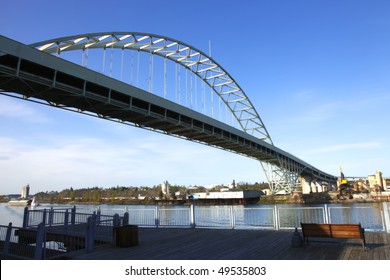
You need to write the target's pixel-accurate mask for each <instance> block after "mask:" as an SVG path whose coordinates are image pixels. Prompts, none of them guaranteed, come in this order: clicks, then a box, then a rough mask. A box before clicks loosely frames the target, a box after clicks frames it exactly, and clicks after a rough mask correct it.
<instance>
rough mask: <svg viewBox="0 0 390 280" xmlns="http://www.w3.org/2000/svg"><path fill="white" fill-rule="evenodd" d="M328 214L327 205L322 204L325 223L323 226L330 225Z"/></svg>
mask: <svg viewBox="0 0 390 280" xmlns="http://www.w3.org/2000/svg"><path fill="white" fill-rule="evenodd" d="M329 218H330V217H329V212H328V205H327V204H324V221H325V224H329V223H330V219H329Z"/></svg>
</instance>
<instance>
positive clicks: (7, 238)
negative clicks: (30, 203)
mask: <svg viewBox="0 0 390 280" xmlns="http://www.w3.org/2000/svg"><path fill="white" fill-rule="evenodd" d="M26 208H27V207H26ZM11 233H12V223H9V224H8V228H7V234H6V236H5V240H4V247H3V253H2V258H3V259H7V255H8V249H9V243H10V242H11Z"/></svg>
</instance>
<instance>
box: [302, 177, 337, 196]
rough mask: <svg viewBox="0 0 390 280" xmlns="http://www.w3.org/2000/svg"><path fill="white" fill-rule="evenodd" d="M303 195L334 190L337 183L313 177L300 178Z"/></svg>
mask: <svg viewBox="0 0 390 280" xmlns="http://www.w3.org/2000/svg"><path fill="white" fill-rule="evenodd" d="M300 182H301V184H302V193H304V194H305V193H320V192H328V191H331V190H334V188H335V186H336V182H329V181H323V180H320V179H317V178H315V177H313V176H300Z"/></svg>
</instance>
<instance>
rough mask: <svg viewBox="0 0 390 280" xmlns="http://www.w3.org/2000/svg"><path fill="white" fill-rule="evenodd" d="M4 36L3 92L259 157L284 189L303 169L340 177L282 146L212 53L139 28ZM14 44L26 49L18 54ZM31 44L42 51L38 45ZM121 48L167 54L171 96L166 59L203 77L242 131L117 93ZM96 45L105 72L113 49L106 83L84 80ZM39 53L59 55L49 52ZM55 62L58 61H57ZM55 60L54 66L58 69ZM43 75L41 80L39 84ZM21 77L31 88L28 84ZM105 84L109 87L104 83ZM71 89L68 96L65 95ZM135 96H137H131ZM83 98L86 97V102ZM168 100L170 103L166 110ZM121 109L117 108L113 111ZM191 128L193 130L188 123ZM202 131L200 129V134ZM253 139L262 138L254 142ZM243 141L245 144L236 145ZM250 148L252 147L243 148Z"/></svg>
mask: <svg viewBox="0 0 390 280" xmlns="http://www.w3.org/2000/svg"><path fill="white" fill-rule="evenodd" d="M1 40H2V41H1V48H0V66H1V69H0V75H1V76H0V88H1V89H2V92H1V93H2V94H5V95H10V96H13V97H22V98H24V99H27V100H30V101H35V102H40V103H42V102H43V103H46V104H49V105H52V106H56V107H59V108H63V109H69V110H73V111H78V112H82V113H86V114H93V115H97V116H99V117H101V118H105V119H109V120H114V121H119V122H124V123H127V124H132V125H135V126H139V127H142V128H147V129H152V130H156V131H159V132H163V133H166V134H170V135H174V136H177V137H181V138H185V139H189V140H193V141H197V142H200V143H203V144H207V145H211V146H214V147H217V148H222V149H225V150H229V151H233V152H236V153H239V154H242V155H245V156H249V157H252V158H256V159H258V160H259V161H260V163H261V165H262V168H263V170H264V172H265V174H266V176H267V179H268V182H269V184H270V189H271V190H272V191H278V190H282V189H284V190H287V191H289V192H291V191H292V190H293V189H294V187H295V185H296V183H297V179H298V176H299V175H303V174H304V175H306V176H311V177H312V178H316V179H320V180H325V181H335V180H336V178H335V177H334V176H332V175H329V174H326V173H324V172H322V171H320V170H318V169H316V168H314V167H313V166H311V165H309V164H307V163H306V162H304V161H302V160H300V159H298V158H296V157H295V156H293V155H290V154H289V153H287V152H285V151H282V150H280V149H279V148H277V147H276V146H275V145H274V143H273V141H272V139H271V136H270V135H269V133H268V131H267V129H266V127H265V125H264V123H263V121H262V119H261V118H260V116H259V114H258V113H257V111H256V109H255V107H254V106H253V104H252V102H251V101H250V100H249V98H248V96H247V95H246V94H245V92H244V90H243V89H242V88H241V87H240V86H239V84H238V83H237V82H236V81H235V80H234V79H233V78H232V76H231V75H230V74H229V73H228V72H227V71H226V70H225V69H224V68H223V67H222V66H221V65H220V64H218V63H217V62H216V61H215V60H214V59H213V58H211V56H210V55H207V54H205V53H204V52H202V51H200V50H199V49H196V48H194V47H192V46H190V45H188V44H186V43H183V42H181V41H178V40H175V39H172V38H168V37H163V36H159V35H154V34H147V33H137V32H108V33H91V34H83V35H75V36H69V37H62V38H56V39H52V40H48V41H44V42H39V43H36V44H32V45H30V46H25V45H23V44H21V43H17V42H14V41H10V40H9V39H8V38H5V37H1ZM13 45H15V46H14V48H17V49H18V50H19V51H16V52H15V49H13V47H12V46H13ZM31 47H33V48H34V49H33V50H32V49H31ZM20 48H22V49H25V52H24V53H23V52H21V51H20ZM114 49H115V50H120V51H122V63H123V52H124V51H135V52H137V53H140V52H143V53H149V54H150V55H151V62H153V60H152V58H153V56H154V55H156V56H159V57H161V58H163V60H164V86H163V87H164V95H165V91H166V80H165V79H166V71H167V70H166V61H167V60H169V61H171V62H173V63H174V64H176V65H180V66H181V67H183V68H184V69H186V70H188V71H189V72H191V73H192V74H193V75H195V76H196V77H198V78H199V79H200V80H201V81H203V83H205V84H206V85H207V86H208V87H209V88H210V89H211V91H213V92H214V93H215V94H216V95H217V96H218V98H219V100H220V101H221V102H223V103H224V104H225V106H226V108H228V110H229V112H230V113H231V114H232V116H234V119H235V120H236V121H237V123H238V128H239V130H240V131H241V132H236V131H235V129H234V128H232V127H225V126H222V127H221V124H219V123H218V124H214V123H215V120H212V119H213V118H211V120H210V118H208V117H206V118H208V119H206V120H204V118H205V116H204V115H199V114H196V115H195V116H194V112H188V110H185V109H184V108H183V107H182V106H181V105H179V106H178V104H175V106H174V107H175V108H174V109H172V110H171V107H172V106H173V104H170V103H167V104H164V100H151V99H153V98H157V96H154V95H153V96H151V95H148V94H144V93H140V94H141V95H144V96H142V98H141V97H140V96H139V95H137V94H135V95H134V94H131V93H129V90H128V89H126V90H116V88H115V87H114V86H112V84H116V83H117V81H116V80H115V79H113V78H111V76H112V51H113V50H114ZM89 50H102V51H103V70H102V71H101V72H104V68H105V66H104V64H105V63H106V51H107V50H108V51H111V60H110V69H111V70H110V73H109V79H107V82H106V83H104V84H102V83H100V84H99V83H96V82H95V81H96V78H95V79H93V80H94V81H91V79H88V78H81V79H80V76H82V75H81V73H84V72H85V75H87V74H88V75H91V73H90V72H91V70H88V69H86V67H85V66H86V62H85V61H86V60H87V58H88V51H89ZM77 51H79V52H80V51H81V52H82V63H81V67H80V66H78V67H76V66H74V65H68V64H66V63H65V61H63V59H61V58H59V56H60V55H61V54H63V53H68V52H70V53H73V52H77ZM39 53H41V54H44V53H46V54H51V55H50V56H44V57H42V56H40V55H39ZM49 57H50V58H49ZM49 60H52V61H53V62H52V63H51V62H49ZM60 60H61V63H60ZM29 63H33V65H36V66H37V67H36V68H35V70H34V69H33V68H34V66H32V65H29ZM138 63H139V59H138ZM57 64H58V67H57ZM62 64H66V65H62ZM52 65H54V67H51V66H52ZM66 68H67V69H66ZM65 69H66V70H65ZM69 69H72V70H69ZM121 69H123V65H121ZM151 71H152V70H151ZM87 72H88V73H87ZM75 73H77V74H75ZM95 73H96V71H95ZM151 73H153V72H151ZM23 74H25V76H28V74H30V76H34V77H23ZM97 74H98V73H96V74H95V75H97ZM88 75H87V76H88ZM99 75H100V73H99ZM121 75H122V74H121ZM106 76H107V75H106ZM37 77H39V78H40V79H41V81H34V79H36V78H37ZM20 82H22V83H24V84H25V85H27V86H20ZM47 82H48V84H47V86H46V87H45V88H43V89H42V88H41V87H42V84H45V83H47ZM191 82H192V80H191ZM18 83H19V85H18ZM61 85H63V86H64V85H66V86H68V89H66V90H65V89H64V88H62V91H61V92H59V91H58V90H60V88H61ZM69 86H70V87H71V88H72V89H71V88H69ZM105 86H107V87H106V88H104V87H105ZM114 88H115V89H114ZM75 89H78V90H81V92H80V91H79V92H78V93H76V92H75ZM64 90H65V92H66V93H64V92H63V91H64ZM51 91H54V92H55V93H56V94H57V96H53V94H51V93H50V94H47V93H48V92H51ZM131 91H133V92H134V91H135V89H134V88H132V89H131ZM150 91H151V90H150V88H149V92H150ZM9 92H13V93H16V95H13V94H9ZM88 93H92V95H93V94H94V96H92V95H90V96H88ZM123 93H125V95H126V97H125V96H123ZM66 95H68V96H66ZM74 95H78V98H75V97H72V96H74ZM80 97H81V98H80ZM127 97H129V98H130V99H127ZM144 98H146V100H144ZM82 99H83V101H81V100H82ZM92 100H93V101H92ZM191 100H192V99H191ZM118 101H120V102H122V103H125V104H126V105H128V106H125V107H127V108H126V110H128V111H127V112H124V111H126V110H125V109H124V108H123V104H121V105H118V104H116V105H115V102H117V103H118ZM83 102H87V103H89V105H86V104H83ZM92 102H93V103H96V102H98V104H94V105H93V106H90V105H91V103H92ZM161 104H164V105H162V106H161V108H160V105H161ZM109 106H111V107H112V106H117V107H118V106H119V107H121V108H120V114H118V108H115V109H113V108H110V109H109V110H108V108H105V107H109ZM138 107H139V108H138ZM157 107H159V108H157ZM176 107H177V108H176ZM135 108H138V109H144V110H146V111H147V115H148V116H149V117H151V116H152V115H153V114H157V115H158V114H160V115H159V116H157V117H156V116H155V118H153V120H151V119H149V118H148V119H147V120H143V119H142V118H141V117H139V116H138V117H131V115H132V114H134V111H136V110H137V109H135ZM113 110H114V111H115V112H116V113H113ZM190 111H191V110H190ZM126 114H127V116H126ZM143 118H145V116H144V117H143ZM170 118H171V119H173V123H175V124H178V126H179V127H176V126H172V125H173V124H172V122H171V123H170V126H169V125H168V124H167V120H168V119H170ZM185 120H186V121H185ZM161 121H162V122H161ZM183 126H184V128H183ZM185 126H187V128H186V127H185ZM188 126H190V127H189V128H188ZM188 129H189V130H188ZM232 129H233V130H234V131H233V132H231V131H232ZM196 130H198V131H197V132H196V133H194V131H196ZM242 132H243V134H242ZM214 138H217V139H218V140H215V139H214ZM253 138H255V139H256V140H252V139H253ZM232 142H233V143H232ZM237 145H238V146H239V147H236V146H237ZM242 146H248V147H246V148H243V147H242ZM253 150H260V151H261V152H260V155H256V153H254V151H253Z"/></svg>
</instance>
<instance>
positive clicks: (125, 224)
mask: <svg viewBox="0 0 390 280" xmlns="http://www.w3.org/2000/svg"><path fill="white" fill-rule="evenodd" d="M128 224H129V213H128V212H125V213H124V214H123V225H124V226H127V225H128Z"/></svg>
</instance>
